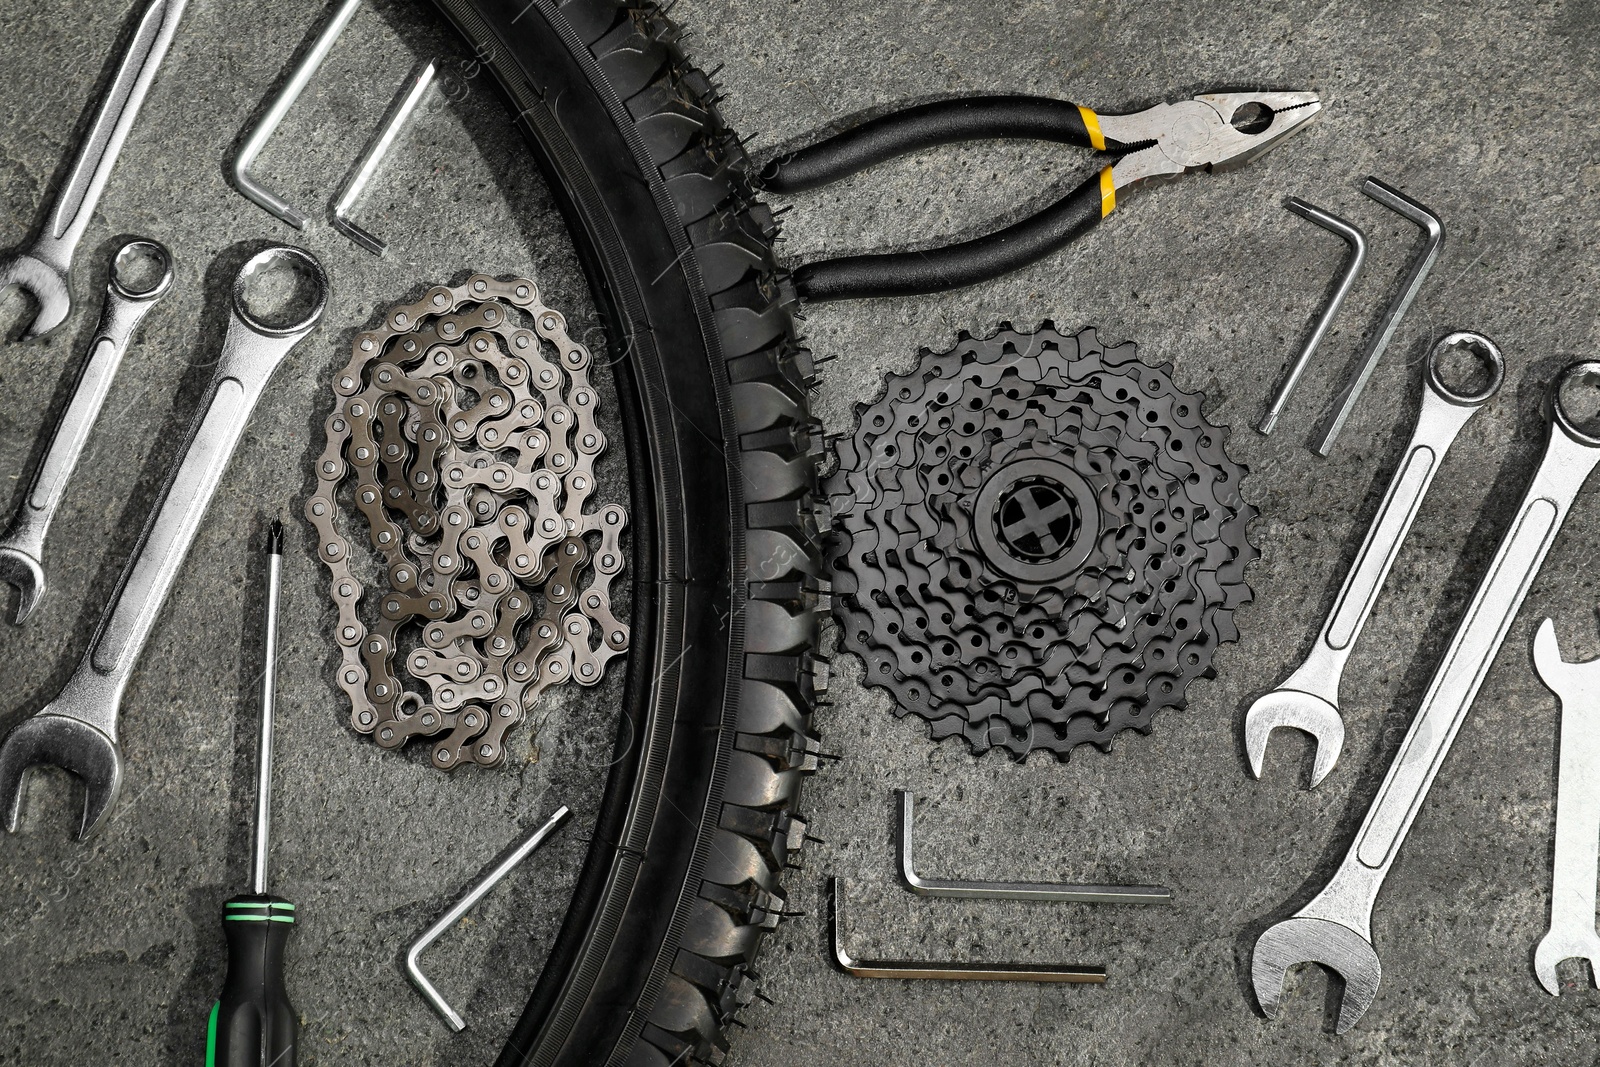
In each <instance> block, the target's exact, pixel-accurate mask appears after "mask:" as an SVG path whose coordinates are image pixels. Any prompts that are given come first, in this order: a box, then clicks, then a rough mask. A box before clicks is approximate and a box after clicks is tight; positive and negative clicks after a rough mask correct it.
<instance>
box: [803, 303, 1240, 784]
mask: <svg viewBox="0 0 1600 1067" xmlns="http://www.w3.org/2000/svg"><path fill="white" fill-rule="evenodd" d="M1137 351H1138V350H1137V346H1136V345H1134V344H1133V343H1132V342H1126V341H1125V342H1119V343H1117V344H1115V345H1106V344H1104V343H1103V342H1102V341H1101V339H1100V337H1099V336H1098V335H1097V334H1096V333H1095V331H1093V330H1092V329H1085V330H1084V331H1082V332H1080V333H1078V334H1076V335H1063V334H1061V333H1059V332H1057V331H1056V329H1055V327H1054V325H1053V323H1051V322H1049V321H1045V322H1043V323H1041V325H1040V326H1039V328H1038V329H1036V330H1033V331H1026V330H1019V329H1018V328H1017V327H1016V326H1015V325H1014V324H1013V323H1011V322H1001V323H999V324H997V326H996V328H995V329H994V330H993V331H992V332H991V333H990V334H989V336H988V337H986V338H977V337H974V336H973V334H972V333H970V332H968V331H962V332H961V333H960V334H959V335H958V337H957V339H956V342H955V344H954V346H953V347H952V348H951V349H950V350H948V351H946V352H943V353H933V352H930V351H929V350H927V349H924V350H922V352H921V354H920V357H919V364H918V366H917V367H916V369H915V370H914V371H913V372H912V373H910V374H907V375H890V376H886V377H885V378H884V381H883V388H882V390H881V392H880V393H879V396H878V398H877V399H876V400H874V401H872V402H871V403H867V404H863V405H859V406H858V408H857V416H856V417H857V428H856V430H855V432H854V433H853V434H851V435H848V436H846V437H841V438H838V439H837V440H836V442H835V448H834V450H835V453H836V454H837V455H838V456H839V459H840V465H839V468H838V470H837V471H836V473H835V475H834V476H833V477H832V478H830V481H829V490H830V493H833V492H834V491H835V487H845V486H848V489H849V493H850V499H849V500H848V501H847V502H846V504H847V507H848V508H853V509H854V511H855V512H857V513H858V514H857V515H854V516H850V517H848V518H844V519H841V520H840V521H841V529H844V530H846V531H847V532H846V533H845V534H844V535H842V536H841V537H840V538H839V539H838V540H837V541H836V542H835V544H834V546H833V548H832V549H831V550H830V565H831V569H832V572H833V573H834V574H835V575H836V578H835V593H836V596H835V598H834V610H835V614H836V616H838V617H839V618H840V620H841V623H842V624H843V633H842V635H841V640H840V645H841V648H843V649H844V650H846V651H850V652H852V653H854V654H856V655H858V656H861V657H862V658H863V659H864V660H865V661H866V664H867V670H866V672H865V677H864V681H865V683H866V684H867V685H875V686H879V687H881V688H885V689H887V690H889V691H890V692H891V694H892V695H893V696H894V702H895V712H896V714H897V715H905V714H910V713H913V712H914V713H915V714H917V715H918V716H920V717H921V718H923V719H925V720H926V721H927V722H928V723H929V728H930V733H931V734H932V736H933V737H935V738H936V739H942V738H945V737H950V736H954V735H955V734H956V733H960V734H961V735H962V737H963V738H964V739H965V740H966V741H967V743H968V745H969V747H970V748H971V750H972V751H973V752H974V753H975V754H981V753H982V752H984V751H987V750H988V749H989V748H1001V749H1003V750H1005V751H1006V752H1007V753H1008V755H1010V756H1011V757H1012V758H1014V759H1025V758H1026V756H1027V754H1028V753H1029V752H1030V751H1032V750H1034V749H1037V748H1046V749H1049V750H1050V751H1052V752H1053V753H1054V754H1055V755H1057V757H1058V758H1062V759H1064V758H1066V756H1067V754H1068V753H1070V752H1071V750H1072V749H1073V748H1075V747H1077V746H1079V745H1082V744H1094V745H1096V746H1097V747H1101V748H1106V747H1108V746H1109V745H1110V744H1111V743H1112V741H1113V740H1114V738H1115V736H1116V735H1117V734H1118V733H1120V732H1121V731H1123V730H1128V729H1134V730H1139V731H1141V732H1147V731H1148V730H1149V729H1150V728H1151V723H1152V720H1153V718H1154V716H1155V714H1156V713H1157V712H1158V711H1160V710H1162V709H1166V708H1175V707H1182V706H1183V705H1184V703H1185V692H1186V688H1187V686H1188V684H1189V683H1190V682H1191V681H1193V680H1194V679H1195V678H1197V677H1203V676H1205V672H1206V671H1208V670H1210V669H1211V659H1212V656H1213V655H1214V654H1215V651H1216V648H1217V646H1218V645H1220V644H1221V643H1223V642H1225V641H1229V640H1233V639H1235V638H1236V637H1237V631H1236V629H1235V627H1234V621H1233V612H1234V609H1235V608H1236V607H1238V606H1239V605H1242V604H1244V603H1247V602H1248V601H1249V599H1250V592H1249V587H1248V586H1247V585H1246V584H1245V583H1244V581H1243V575H1244V568H1245V566H1246V565H1247V564H1248V563H1249V562H1250V561H1252V560H1253V559H1255V558H1257V557H1258V556H1259V552H1258V551H1257V550H1256V549H1255V547H1254V546H1253V545H1252V544H1251V542H1250V541H1249V538H1248V536H1247V533H1248V525H1249V522H1250V521H1251V519H1252V518H1254V516H1255V514H1256V512H1255V509H1254V508H1253V507H1251V506H1250V505H1249V504H1248V503H1247V502H1246V501H1244V499H1243V497H1242V495H1240V493H1239V486H1240V483H1241V482H1242V480H1243V474H1244V471H1243V469H1242V468H1241V467H1239V466H1238V465H1236V464H1234V463H1233V462H1232V461H1231V460H1230V459H1229V458H1228V456H1227V453H1226V449H1225V447H1224V446H1225V442H1226V440H1227V435H1226V433H1224V432H1222V431H1221V430H1220V429H1219V428H1217V427H1215V426H1212V425H1211V424H1210V423H1208V422H1207V421H1206V420H1205V418H1204V415H1203V410H1202V406H1203V402H1204V397H1203V396H1201V395H1200V394H1198V393H1186V392H1184V391H1183V390H1180V389H1179V388H1177V386H1176V385H1174V384H1173V382H1172V380H1171V367H1170V365H1161V366H1148V365H1146V364H1143V363H1140V362H1139V361H1138V358H1137ZM845 441H848V442H850V444H849V446H848V447H844V446H843V445H842V443H843V442H845ZM879 452H882V458H883V459H884V460H886V462H875V461H874V457H876V456H877V455H878V453H879ZM1023 462H1027V463H1030V464H1033V467H1030V468H1026V470H1027V472H1028V473H1027V476H1026V478H1021V477H1020V475H1018V474H1017V473H1016V472H1020V471H1022V470H1024V468H1016V467H1015V465H1016V464H1019V463H1023ZM1002 475H1004V476H1005V477H1007V478H1011V479H1013V480H1012V481H1008V482H1005V483H996V482H994V479H995V478H997V477H1000V476H1002ZM993 485H999V486H1000V487H1001V488H999V489H996V490H992V491H991V490H990V489H989V488H988V487H990V486H993ZM1040 486H1042V487H1043V488H1042V489H1038V488H1036V487H1040ZM1069 486H1070V487H1071V488H1066V487H1069ZM1040 492H1042V493H1043V494H1044V495H1043V496H1040V495H1039V493H1040ZM1052 501H1063V502H1070V506H1069V507H1065V508H1063V507H1061V506H1057V505H1055V504H1052V503H1051V502H1052ZM980 502H981V503H980ZM1008 508H1009V509H1010V510H1007V509H1008ZM844 510H845V509H842V508H839V507H838V506H837V505H836V512H842V511H844ZM980 511H981V513H980ZM1086 515H1087V516H1088V517H1089V518H1090V519H1092V520H1093V523H1092V525H1093V526H1094V528H1095V529H1096V530H1097V531H1098V532H1097V533H1096V534H1095V535H1094V536H1093V537H1092V538H1090V537H1089V536H1088V534H1087V533H1083V534H1082V535H1081V536H1080V533H1079V531H1080V530H1083V529H1085V527H1086V523H1085V516H1086ZM1041 516H1042V517H1041ZM1063 517H1065V518H1063ZM1068 557H1071V558H1070V560H1069V561H1068V562H1065V563H1061V562H1059V561H1061V560H1064V559H1068ZM1025 563H1026V564H1030V565H1032V566H1034V567H1035V568H1036V569H1035V571H1026V570H1025V569H1019V568H1023V565H1024V564H1025ZM847 576H848V577H847ZM852 578H853V579H854V581H855V589H854V590H853V591H852V589H851V580H852ZM1180 633H1181V634H1187V635H1189V636H1188V637H1187V638H1185V639H1182V640H1180V639H1179V637H1178V635H1179V634H1180ZM882 667H886V668H888V670H887V672H885V671H883V670H881V669H880V668H882Z"/></svg>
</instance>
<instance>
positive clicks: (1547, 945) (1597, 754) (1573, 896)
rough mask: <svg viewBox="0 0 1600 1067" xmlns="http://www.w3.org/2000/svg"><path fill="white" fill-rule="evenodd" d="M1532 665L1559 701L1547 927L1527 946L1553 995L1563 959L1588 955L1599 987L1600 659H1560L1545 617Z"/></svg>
mask: <svg viewBox="0 0 1600 1067" xmlns="http://www.w3.org/2000/svg"><path fill="white" fill-rule="evenodd" d="M1533 666H1534V669H1535V670H1537V671H1538V672H1539V680H1540V681H1542V682H1544V684H1545V685H1547V686H1549V688H1550V691H1551V692H1553V693H1554V694H1555V695H1556V696H1557V698H1559V699H1560V701H1561V769H1560V777H1559V778H1557V779H1556V856H1555V865H1554V867H1553V870H1552V873H1551V886H1550V929H1549V931H1548V932H1547V933H1546V934H1545V935H1544V937H1543V938H1541V939H1540V941H1539V945H1538V947H1537V948H1535V949H1534V950H1533V973H1534V975H1535V976H1536V977H1537V978H1538V979H1539V984H1540V985H1542V986H1544V990H1545V992H1546V993H1549V994H1550V995H1551V996H1553V997H1554V996H1559V995H1560V994H1561V986H1560V984H1559V983H1558V982H1557V981H1556V964H1558V963H1560V962H1561V961H1562V960H1570V959H1585V960H1588V961H1589V977H1590V980H1591V981H1594V982H1596V983H1597V984H1600V934H1597V933H1596V932H1595V924H1594V898H1595V878H1596V870H1597V867H1600V659H1591V660H1588V661H1586V662H1583V663H1567V662H1566V661H1564V660H1563V659H1562V658H1561V649H1560V648H1558V647H1557V646H1556V627H1555V623H1553V622H1551V621H1550V620H1549V619H1546V620H1544V622H1541V623H1540V624H1539V630H1538V632H1537V633H1536V634H1534V636H1533Z"/></svg>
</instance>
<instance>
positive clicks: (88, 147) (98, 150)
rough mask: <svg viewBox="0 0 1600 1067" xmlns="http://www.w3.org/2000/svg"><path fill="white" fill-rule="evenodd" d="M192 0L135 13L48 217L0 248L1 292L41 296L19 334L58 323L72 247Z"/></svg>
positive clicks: (64, 309)
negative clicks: (10, 246) (29, 236)
mask: <svg viewBox="0 0 1600 1067" xmlns="http://www.w3.org/2000/svg"><path fill="white" fill-rule="evenodd" d="M188 2H189V0H151V2H150V6H149V7H148V8H146V9H145V13H144V17H143V18H142V19H140V20H139V29H138V32H136V33H135V34H134V35H133V40H132V41H131V42H130V43H129V45H128V51H127V53H126V54H125V55H124V56H123V58H122V65H121V66H120V67H118V68H117V76H116V77H115V78H113V79H112V80H111V87H110V89H108V90H107V91H106V98H105V100H104V102H102V103H101V105H100V113H99V114H98V115H96V116H95V120H94V125H93V126H92V127H90V129H89V135H88V136H87V137H85V138H84V141H83V144H82V145H81V146H80V147H79V148H78V159H77V162H76V163H74V164H73V165H72V173H71V174H70V175H68V177H67V183H66V184H65V185H64V186H62V187H61V192H60V193H58V194H57V195H56V204H55V210H54V211H52V212H51V213H50V224H49V225H48V226H47V227H46V228H45V229H44V231H43V232H41V233H40V234H39V235H38V236H37V237H35V238H34V240H33V243H32V244H30V245H28V246H26V247H24V248H21V249H17V250H15V251H11V252H7V253H4V254H0V292H3V291H4V290H6V289H7V288H9V287H11V286H13V285H16V286H20V287H21V288H22V289H24V290H25V291H27V292H28V293H29V294H30V295H31V296H32V297H33V299H34V300H35V301H37V302H38V305H39V310H38V314H37V315H35V316H34V319H33V322H32V323H31V324H29V326H28V328H27V330H26V331H25V332H24V333H23V335H22V338H23V340H25V341H27V340H32V339H33V338H35V337H43V336H44V335H45V334H47V333H49V332H50V331H51V330H54V329H55V328H56V327H57V326H60V325H61V323H62V322H64V321H65V320H66V317H67V313H68V312H69V311H71V310H72V285H71V281H70V275H71V271H72V254H73V253H74V252H75V251H77V248H78V242H79V241H81V240H82V239H83V231H84V230H86V229H88V227H89V219H90V218H91V217H92V216H93V215H94V209H95V206H96V205H97V204H99V203H100V194H101V193H102V192H103V191H104V190H105V187H106V179H107V178H109V177H111V168H112V167H114V166H116V163H117V156H118V155H120V154H121V153H122V142H123V141H125V140H127V138H128V130H129V129H130V128H131V127H132V126H133V120H134V119H135V118H137V117H138V115H139V107H140V105H142V104H143V103H144V97H145V93H147V92H149V90H150V83H151V82H153V81H155V77H156V70H157V69H158V68H159V67H160V66H161V60H162V59H163V58H165V57H166V54H167V47H168V46H169V45H171V44H172V37H173V34H175V33H177V31H178V20H179V19H181V18H182V17H183V9H184V7H185V6H186V5H187V4H188Z"/></svg>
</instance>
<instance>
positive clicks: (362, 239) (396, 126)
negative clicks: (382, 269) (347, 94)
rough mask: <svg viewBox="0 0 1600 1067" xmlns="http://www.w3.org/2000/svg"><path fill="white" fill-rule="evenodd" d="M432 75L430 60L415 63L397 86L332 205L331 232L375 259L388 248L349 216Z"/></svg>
mask: <svg viewBox="0 0 1600 1067" xmlns="http://www.w3.org/2000/svg"><path fill="white" fill-rule="evenodd" d="M433 74H434V63H433V60H431V59H425V60H423V61H422V62H420V63H418V64H417V66H416V68H415V69H414V70H412V72H411V75H410V77H408V78H406V80H405V81H404V82H402V83H401V85H400V90H399V91H398V92H397V93H396V94H395V97H394V100H393V101H391V102H390V104H389V111H388V113H387V114H385V115H384V117H383V124H382V125H381V126H380V127H379V128H378V133H377V135H376V136H375V137H373V139H372V143H371V144H369V145H367V150H366V151H365V152H363V153H362V154H361V161H360V162H359V163H357V164H356V169H355V172H354V173H353V174H351V176H350V180H349V181H348V182H347V183H345V187H344V188H343V189H342V190H340V192H339V195H338V197H337V198H336V199H335V200H334V202H333V225H334V228H335V229H337V230H338V231H339V232H340V233H342V234H344V235H345V236H346V237H348V238H350V240H352V241H354V242H355V243H356V244H358V245H360V246H361V247H362V248H365V249H366V250H367V251H368V252H371V253H372V254H373V255H375V256H381V255H383V253H384V250H385V249H387V248H388V247H389V246H388V245H387V244H386V243H385V242H384V241H383V240H382V239H380V238H378V237H374V236H373V235H372V234H371V233H369V232H368V231H367V230H365V229H363V228H362V227H360V226H358V225H356V223H355V222H354V221H353V220H352V219H351V218H350V213H351V212H352V211H354V210H355V206H356V201H357V200H359V199H361V193H362V192H363V191H364V190H365V189H366V187H367V183H368V182H370V181H372V176H373V175H374V174H376V173H377V172H378V167H379V165H380V164H382V163H383V157H384V156H386V155H388V154H389V149H390V148H392V147H394V142H395V140H396V139H398V138H399V136H400V131H401V130H403V129H404V128H405V125H406V123H407V122H409V121H411V116H412V114H413V113H414V112H415V111H416V110H417V106H418V105H419V104H421V103H422V98H423V97H424V96H426V95H427V94H428V88H429V87H430V86H431V85H432V84H433Z"/></svg>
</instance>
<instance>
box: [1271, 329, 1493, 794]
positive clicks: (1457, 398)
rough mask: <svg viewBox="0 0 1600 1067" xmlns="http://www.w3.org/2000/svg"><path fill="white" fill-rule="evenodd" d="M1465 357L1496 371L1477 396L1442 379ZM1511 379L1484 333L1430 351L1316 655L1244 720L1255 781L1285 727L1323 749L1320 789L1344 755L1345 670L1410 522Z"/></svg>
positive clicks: (1317, 773) (1315, 774) (1314, 775)
mask: <svg viewBox="0 0 1600 1067" xmlns="http://www.w3.org/2000/svg"><path fill="white" fill-rule="evenodd" d="M1463 349H1464V350H1467V351H1470V352H1472V353H1474V354H1475V355H1477V356H1478V358H1479V359H1481V360H1482V361H1483V363H1484V365H1485V366H1486V367H1487V368H1488V370H1489V381H1488V384H1486V385H1485V386H1484V387H1483V388H1482V389H1481V390H1479V391H1477V392H1475V393H1460V392H1457V391H1456V390H1454V389H1451V388H1450V387H1449V386H1448V385H1446V384H1445V383H1444V381H1443V380H1442V379H1441V378H1440V377H1439V366H1438V362H1439V359H1440V357H1442V356H1444V355H1445V354H1446V353H1448V352H1451V351H1455V350H1463ZM1505 373H1506V362H1505V358H1504V357H1503V356H1502V355H1501V354H1500V349H1499V348H1497V347H1496V346H1495V343H1494V342H1493V341H1491V340H1489V339H1488V338H1487V337H1485V336H1483V335H1482V334H1481V333H1471V332H1468V331H1457V332H1456V333H1451V334H1447V335H1445V336H1444V337H1441V338H1440V339H1439V340H1438V341H1437V342H1435V344H1434V346H1433V348H1432V349H1430V350H1429V352H1428V358H1427V361H1426V365H1425V367H1424V369H1423V375H1422V383H1423V390H1422V410H1421V411H1420V412H1419V413H1418V414H1417V425H1416V429H1414V430H1413V431H1412V432H1411V443H1410V444H1408V445H1407V446H1406V451H1405V455H1403V456H1401V457H1400V464H1399V466H1397V467H1396V468H1395V472H1394V477H1393V478H1392V479H1391V480H1390V482H1389V489H1388V492H1386V493H1385V494H1384V497H1383V503H1382V504H1381V505H1379V507H1378V514H1377V516H1376V517H1375V518H1374V519H1373V520H1372V527H1371V528H1370V529H1369V530H1367V538H1366V540H1365V541H1363V542H1362V543H1361V550H1360V551H1359V552H1357V553H1356V559H1355V563H1354V564H1353V565H1352V566H1351V568H1350V573H1349V574H1347V575H1346V576H1345V579H1344V586H1343V588H1341V589H1340V590H1339V595H1338V596H1337V597H1335V598H1334V601H1333V610H1332V611H1330V612H1329V613H1328V618H1327V621H1326V622H1324V623H1323V624H1322V632H1321V633H1319V634H1318V635H1317V644H1316V647H1315V648H1313V649H1312V650H1311V654H1310V655H1309V656H1307V657H1306V661H1305V662H1304V663H1302V664H1301V665H1300V666H1299V667H1298V668H1297V669H1296V670H1295V672H1294V673H1293V674H1291V675H1289V677H1288V678H1286V679H1285V680H1284V681H1283V682H1282V684H1280V685H1279V686H1278V688H1276V689H1274V690H1273V691H1272V692H1270V693H1266V694H1264V695H1262V696H1261V697H1259V698H1257V699H1256V702H1255V703H1254V704H1251V705H1250V710H1249V711H1247V712H1245V715H1244V747H1245V752H1246V753H1247V754H1248V755H1249V757H1250V773H1251V774H1253V775H1255V776H1256V777H1257V778H1260V777H1261V765H1262V761H1263V760H1265V758H1266V755H1267V739H1268V737H1269V736H1270V735H1271V734H1272V731H1273V730H1274V729H1276V728H1277V727H1280V726H1287V727H1293V728H1294V729H1297V730H1304V731H1305V732H1306V733H1308V734H1310V735H1311V737H1312V739H1313V740H1314V741H1315V742H1316V745H1317V750H1316V755H1315V757H1314V758H1313V761H1312V767H1311V786H1312V788H1313V789H1314V788H1316V786H1317V783H1319V782H1321V781H1322V780H1323V779H1324V778H1326V777H1327V776H1328V773H1329V772H1330V771H1332V770H1333V767H1334V764H1336V763H1338V762H1339V752H1340V750H1341V749H1342V748H1343V747H1344V720H1343V719H1341V718H1340V716H1339V679H1340V677H1341V676H1342V675H1343V674H1344V666H1345V663H1346V662H1348V661H1349V659H1350V653H1351V651H1352V650H1353V649H1354V647H1355V643H1356V638H1358V637H1360V636H1361V628H1362V627H1363V626H1365V625H1366V622H1367V616H1368V615H1370V614H1371V613H1372V605H1373V604H1374V603H1375V602H1376V601H1377V599H1378V592H1379V590H1381V589H1382V588H1383V582H1384V579H1385V578H1387V577H1388V575H1389V568H1390V566H1392V565H1393V563H1394V560H1395V557H1396V556H1397V555H1399V554H1400V545H1401V543H1402V542H1404V541H1405V539H1406V533H1407V532H1408V531H1410V529H1411V522H1412V520H1413V519H1415V518H1416V517H1417V511H1418V510H1419V509H1420V508H1421V507H1422V498H1423V497H1425V496H1426V495H1427V493H1428V487H1429V486H1430V485H1432V484H1433V476H1434V475H1435V474H1437V473H1438V472H1439V464H1440V463H1442V462H1443V461H1444V454H1445V452H1446V451H1448V450H1449V448H1450V445H1451V443H1452V442H1454V441H1455V439H1456V435H1457V434H1458V433H1460V432H1461V428H1462V427H1463V426H1465V425H1466V424H1467V420H1468V419H1470V418H1472V416H1473V415H1474V414H1476V413H1477V412H1478V410H1479V409H1480V408H1482V407H1483V405H1484V403H1486V402H1487V401H1488V400H1489V398H1490V397H1492V396H1494V394H1495V393H1496V392H1498V391H1499V389H1500V383H1501V382H1502V381H1504V379H1505Z"/></svg>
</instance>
